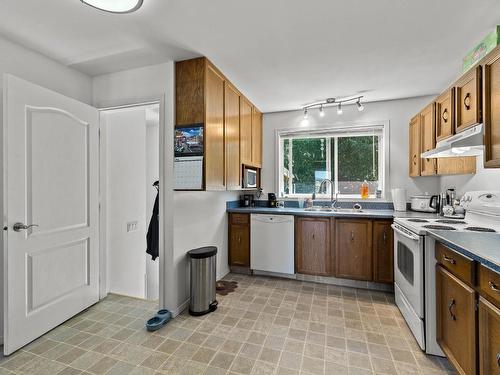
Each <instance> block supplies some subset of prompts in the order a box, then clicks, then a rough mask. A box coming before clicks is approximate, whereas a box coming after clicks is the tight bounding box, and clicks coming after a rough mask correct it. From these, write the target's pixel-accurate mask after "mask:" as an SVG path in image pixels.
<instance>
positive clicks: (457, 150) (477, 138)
mask: <svg viewBox="0 0 500 375" xmlns="http://www.w3.org/2000/svg"><path fill="white" fill-rule="evenodd" d="M483 145H484V143H483V124H479V125H476V126H474V127H472V128H469V129H467V130H464V131H462V132H460V133H458V134H455V135H454V136H452V137H449V138H446V139H444V140H442V141H439V142H438V143H437V144H436V148H435V149H433V150H429V151H427V152H424V153H422V154H421V155H420V156H421V157H422V158H423V159H432V158H456V157H461V156H478V155H481V154H482V152H483V149H484V146H483Z"/></svg>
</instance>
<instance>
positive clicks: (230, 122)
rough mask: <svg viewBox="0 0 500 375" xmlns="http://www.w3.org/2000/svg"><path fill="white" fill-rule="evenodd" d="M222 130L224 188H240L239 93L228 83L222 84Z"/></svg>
mask: <svg viewBox="0 0 500 375" xmlns="http://www.w3.org/2000/svg"><path fill="white" fill-rule="evenodd" d="M224 98H225V108H224V130H225V144H226V157H225V158H226V188H227V190H237V189H240V188H241V168H240V94H239V92H238V91H237V90H236V89H235V88H234V87H233V86H232V85H230V84H229V83H227V82H226V83H225V86H224Z"/></svg>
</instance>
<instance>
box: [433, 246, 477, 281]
mask: <svg viewBox="0 0 500 375" xmlns="http://www.w3.org/2000/svg"><path fill="white" fill-rule="evenodd" d="M435 256H436V261H437V262H438V263H439V264H441V265H442V266H443V267H444V268H446V269H447V270H449V271H450V272H452V273H453V274H454V275H456V276H457V277H458V278H460V279H461V280H462V281H464V282H466V283H467V284H468V285H471V286H474V285H475V283H476V277H475V276H476V275H475V262H474V260H473V259H471V258H468V257H466V256H464V255H462V254H459V253H457V252H456V251H455V250H452V249H450V248H449V247H447V246H445V245H443V244H442V243H441V242H436V251H435Z"/></svg>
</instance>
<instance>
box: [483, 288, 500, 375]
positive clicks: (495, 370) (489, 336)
mask: <svg viewBox="0 0 500 375" xmlns="http://www.w3.org/2000/svg"><path fill="white" fill-rule="evenodd" d="M479 371H480V372H479V373H480V374H481V375H498V374H500V310H499V309H498V308H497V307H496V306H494V305H493V304H491V303H489V302H488V301H486V300H485V299H484V298H480V299H479Z"/></svg>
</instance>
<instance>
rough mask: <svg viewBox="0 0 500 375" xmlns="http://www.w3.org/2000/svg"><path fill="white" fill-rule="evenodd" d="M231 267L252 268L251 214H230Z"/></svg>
mask: <svg viewBox="0 0 500 375" xmlns="http://www.w3.org/2000/svg"><path fill="white" fill-rule="evenodd" d="M229 265H230V266H235V267H245V268H250V215H249V214H229Z"/></svg>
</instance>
